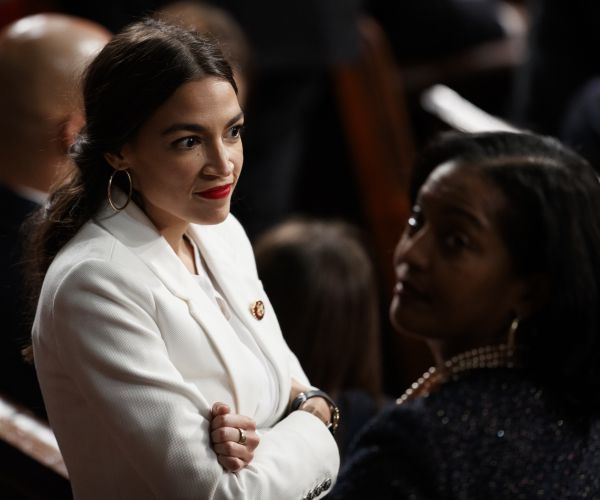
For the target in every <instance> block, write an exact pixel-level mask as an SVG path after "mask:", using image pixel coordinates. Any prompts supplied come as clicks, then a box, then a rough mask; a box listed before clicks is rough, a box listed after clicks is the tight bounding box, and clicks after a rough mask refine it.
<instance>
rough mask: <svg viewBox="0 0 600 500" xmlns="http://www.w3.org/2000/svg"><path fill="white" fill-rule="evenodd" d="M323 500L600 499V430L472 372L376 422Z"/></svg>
mask: <svg viewBox="0 0 600 500" xmlns="http://www.w3.org/2000/svg"><path fill="white" fill-rule="evenodd" d="M327 498H328V499H330V500H331V499H335V500H338V499H359V498H360V499H372V500H375V499H377V500H385V499H392V498H393V499H412V500H417V499H461V500H467V499H478V500H479V499H483V500H496V499H535V498H543V499H574V498H578V499H579V498H594V499H600V422H599V421H598V420H595V419H589V418H587V419H577V420H573V419H572V418H567V417H566V416H565V415H563V414H562V413H561V412H560V411H558V410H557V409H556V408H555V407H554V406H553V405H552V403H551V402H550V401H549V398H548V397H547V394H546V393H545V391H544V390H542V389H541V388H540V387H539V386H537V385H536V384H534V383H533V382H531V381H529V380H528V379H527V378H526V377H525V375H524V374H523V373H522V372H521V371H519V370H514V369H513V370H511V369H507V368H501V369H480V370H473V371H470V372H468V373H465V374H462V375H461V378H460V379H459V380H457V381H453V382H448V383H446V384H444V385H443V386H441V387H440V388H439V390H438V391H437V392H434V393H432V394H431V395H429V396H428V397H421V398H417V399H414V400H412V401H407V402H406V403H404V404H403V405H400V406H397V405H396V406H393V407H390V408H388V409H386V410H385V411H384V412H383V413H382V414H380V415H379V416H378V417H377V418H376V419H374V420H373V421H372V422H371V423H370V424H369V425H368V427H367V428H366V429H365V431H364V432H363V433H362V434H361V436H360V437H359V438H358V440H357V441H356V442H355V443H354V446H353V450H352V451H351V454H350V457H349V459H348V461H347V463H346V465H345V466H344V467H343V469H342V471H341V474H340V476H339V479H338V483H337V485H336V487H335V489H334V490H333V492H332V494H331V495H330V496H328V497H327Z"/></svg>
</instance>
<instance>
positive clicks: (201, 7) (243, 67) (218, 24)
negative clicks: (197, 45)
mask: <svg viewBox="0 0 600 500" xmlns="http://www.w3.org/2000/svg"><path fill="white" fill-rule="evenodd" d="M155 16H156V17H157V18H158V19H161V20H163V21H166V22H170V23H176V24H178V25H180V26H183V27H185V28H187V29H193V30H196V31H197V32H198V33H205V34H208V35H210V36H211V37H213V38H214V39H215V40H218V42H219V44H220V46H221V50H222V51H223V54H224V55H225V57H226V58H227V60H228V61H229V62H230V64H231V67H232V69H233V76H234V78H235V82H236V84H237V86H238V99H239V101H240V105H241V106H242V109H243V108H245V105H246V101H247V98H248V91H249V89H248V87H249V85H250V84H251V80H252V64H253V61H252V51H251V48H250V43H249V41H248V38H247V37H246V35H245V33H244V31H243V30H242V28H241V26H240V25H239V23H238V22H237V21H236V19H235V18H234V17H233V16H232V15H231V14H229V12H227V11H226V10H224V9H222V8H220V7H217V6H216V5H211V4H209V3H205V2H191V1H182V2H172V3H168V4H167V5H165V6H164V7H162V8H161V9H159V10H157V11H156V13H155Z"/></svg>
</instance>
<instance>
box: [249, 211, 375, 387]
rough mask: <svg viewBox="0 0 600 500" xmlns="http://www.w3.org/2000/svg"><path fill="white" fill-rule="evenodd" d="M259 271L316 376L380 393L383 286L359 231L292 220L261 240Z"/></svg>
mask: <svg viewBox="0 0 600 500" xmlns="http://www.w3.org/2000/svg"><path fill="white" fill-rule="evenodd" d="M255 254H256V261H257V266H258V272H259V276H260V278H261V280H262V282H263V285H264V287H265V290H266V292H267V295H268V296H269V299H270V300H271V302H272V303H273V308H274V309H275V312H276V313H277V319H278V320H279V322H280V324H281V330H282V332H283V335H284V337H285V339H286V341H287V342H288V344H289V346H290V348H291V350H292V351H293V352H294V353H295V354H296V355H297V356H298V358H299V360H300V364H301V365H302V367H303V368H304V369H305V370H306V373H307V375H308V377H309V379H310V381H311V383H313V384H315V385H316V386H318V387H321V388H322V389H324V390H326V391H328V392H330V393H331V394H337V393H339V391H341V390H344V389H362V390H364V391H366V392H368V393H370V394H371V395H372V396H373V397H375V398H378V397H380V396H381V374H380V367H381V363H380V332H379V308H378V299H377V285H376V283H375V277H374V272H373V266H372V264H371V260H370V258H369V256H368V255H367V253H366V251H365V249H364V247H363V245H362V243H361V241H360V239H359V235H358V232H357V230H356V229H355V228H354V227H352V226H349V225H347V224H343V223H337V222H319V221H305V220H293V221H288V222H285V223H283V224H280V225H279V226H276V227H275V228H273V229H271V230H270V231H268V232H267V233H265V234H263V235H262V236H261V237H260V238H259V239H258V240H257V242H256V244H255Z"/></svg>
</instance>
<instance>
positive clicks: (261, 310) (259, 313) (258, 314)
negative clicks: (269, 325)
mask: <svg viewBox="0 0 600 500" xmlns="http://www.w3.org/2000/svg"><path fill="white" fill-rule="evenodd" d="M250 312H251V313H252V316H254V317H255V318H256V319H257V320H259V321H260V320H261V319H263V317H264V315H265V304H264V303H263V301H262V300H257V301H256V302H253V303H252V305H251V306H250Z"/></svg>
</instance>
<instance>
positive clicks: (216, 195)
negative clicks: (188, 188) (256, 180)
mask: <svg viewBox="0 0 600 500" xmlns="http://www.w3.org/2000/svg"><path fill="white" fill-rule="evenodd" d="M232 186H233V184H225V185H223V186H217V187H214V188H211V189H207V190H206V191H201V192H199V193H196V194H197V195H198V196H202V198H207V199H209V200H219V199H221V198H225V197H227V196H229V193H231V187H232Z"/></svg>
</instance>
